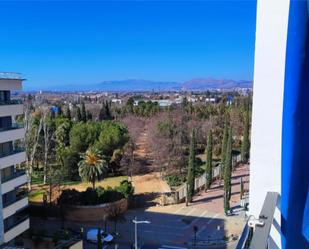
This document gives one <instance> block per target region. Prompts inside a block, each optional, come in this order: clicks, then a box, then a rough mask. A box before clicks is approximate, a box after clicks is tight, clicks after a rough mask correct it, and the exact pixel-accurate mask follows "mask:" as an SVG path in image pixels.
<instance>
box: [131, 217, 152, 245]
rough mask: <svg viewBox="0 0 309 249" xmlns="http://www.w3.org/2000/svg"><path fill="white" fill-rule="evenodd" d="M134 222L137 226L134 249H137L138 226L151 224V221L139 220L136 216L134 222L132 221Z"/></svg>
mask: <svg viewBox="0 0 309 249" xmlns="http://www.w3.org/2000/svg"><path fill="white" fill-rule="evenodd" d="M132 222H133V223H134V224H135V246H134V247H135V248H134V249H137V224H142V223H144V224H149V223H150V221H148V220H137V217H136V216H135V218H134V220H132Z"/></svg>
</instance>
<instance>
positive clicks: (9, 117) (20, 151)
mask: <svg viewBox="0 0 309 249" xmlns="http://www.w3.org/2000/svg"><path fill="white" fill-rule="evenodd" d="M22 81H23V79H22V78H21V77H20V75H19V74H15V73H0V194H1V198H0V246H1V245H3V244H7V243H12V242H14V239H15V238H16V237H17V236H18V235H20V234H21V233H23V232H24V231H26V230H27V229H28V228H29V216H28V212H27V211H28V210H27V207H28V195H27V176H26V172H25V171H24V170H20V169H18V168H19V167H18V166H19V165H20V164H21V163H22V162H24V161H25V159H26V152H25V150H24V147H23V144H24V139H25V129H24V127H23V125H22V123H18V122H17V121H18V119H17V118H18V116H20V115H22V114H23V104H22V102H21V101H18V100H14V99H12V97H11V95H12V92H13V91H16V90H21V89H22ZM21 120H22V119H21Z"/></svg>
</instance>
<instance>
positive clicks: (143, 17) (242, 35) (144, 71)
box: [0, 0, 256, 89]
mask: <svg viewBox="0 0 309 249" xmlns="http://www.w3.org/2000/svg"><path fill="white" fill-rule="evenodd" d="M0 9H1V15H0V30H1V31H0V34H1V36H0V71H17V72H21V73H23V75H24V76H25V77H26V78H27V79H28V81H27V82H26V83H25V86H26V89H27V88H28V89H30V88H31V89H33V88H38V89H39V88H40V86H42V85H44V86H47V85H48V86H51V87H52V86H55V85H63V84H68V85H71V84H93V83H99V82H101V81H103V80H116V79H117V80H121V79H131V78H139V79H148V80H160V81H186V80H189V79H192V78H197V77H215V78H232V79H236V80H237V79H247V80H250V79H252V77H253V56H254V38H255V12H256V2H255V1H253V0H252V1H250V0H247V1H232V0H227V1H181V2H178V1H168V2H163V1H134V2H129V1H109V2H107V1H94V2H89V1H87V2H86V1H77V2H74V1H67V2H62V1H48V2H43V1H33V2H27V1H18V2H12V1H9V2H2V1H0Z"/></svg>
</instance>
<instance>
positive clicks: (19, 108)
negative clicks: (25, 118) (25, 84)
mask: <svg viewBox="0 0 309 249" xmlns="http://www.w3.org/2000/svg"><path fill="white" fill-rule="evenodd" d="M0 87H1V84H0ZM23 108H24V107H23V105H22V104H11V105H10V104H8V105H0V117H6V116H16V115H20V114H23Z"/></svg>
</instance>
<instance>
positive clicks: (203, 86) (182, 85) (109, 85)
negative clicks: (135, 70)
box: [95, 78, 252, 91]
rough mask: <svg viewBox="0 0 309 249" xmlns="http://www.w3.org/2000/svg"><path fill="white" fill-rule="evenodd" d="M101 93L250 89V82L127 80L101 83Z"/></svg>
mask: <svg viewBox="0 0 309 249" xmlns="http://www.w3.org/2000/svg"><path fill="white" fill-rule="evenodd" d="M95 88H96V89H99V90H103V91H152V90H154V91H181V90H183V91H205V90H211V89H227V90H232V89H235V88H252V81H248V80H231V79H214V78H196V79H192V80H189V81H186V82H170V81H150V80H143V79H128V80H114V81H103V82H101V83H99V84H98V85H97V87H95Z"/></svg>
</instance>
